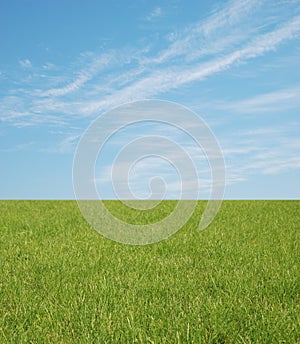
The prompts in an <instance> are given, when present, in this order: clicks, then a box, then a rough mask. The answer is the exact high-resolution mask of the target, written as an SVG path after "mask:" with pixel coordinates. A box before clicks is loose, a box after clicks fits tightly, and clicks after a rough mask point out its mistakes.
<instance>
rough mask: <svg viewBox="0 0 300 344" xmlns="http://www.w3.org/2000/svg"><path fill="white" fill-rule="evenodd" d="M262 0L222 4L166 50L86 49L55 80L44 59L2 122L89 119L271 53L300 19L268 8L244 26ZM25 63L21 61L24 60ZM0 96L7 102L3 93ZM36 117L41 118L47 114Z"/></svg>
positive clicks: (294, 33) (295, 31)
mask: <svg viewBox="0 0 300 344" xmlns="http://www.w3.org/2000/svg"><path fill="white" fill-rule="evenodd" d="M262 3H263V1H258V0H255V1H249V0H244V1H231V2H228V3H225V4H224V5H222V6H221V7H219V8H218V9H216V10H215V11H213V12H212V13H211V14H210V16H209V17H207V18H206V19H205V20H202V21H200V22H196V23H194V24H192V25H190V26H189V27H188V28H185V29H183V31H182V32H180V33H178V34H177V35H175V38H174V37H173V39H172V40H171V42H168V46H167V48H163V49H161V50H160V51H158V52H157V51H154V52H153V51H152V50H151V45H149V46H146V47H142V48H141V47H139V48H134V49H124V50H123V51H120V50H115V51H110V52H109V53H105V54H101V55H97V54H95V53H90V54H88V59H82V58H79V61H78V63H76V64H75V65H74V66H73V67H74V68H73V69H71V71H70V70H69V71H68V69H66V71H65V72H64V71H63V70H62V69H61V71H59V72H61V73H62V75H60V77H57V80H58V84H57V85H55V78H53V74H51V73H52V71H53V69H52V68H48V67H49V66H50V67H52V65H51V64H49V62H48V64H45V65H44V66H43V67H42V70H43V73H40V75H39V74H38V73H35V74H33V75H32V76H31V79H32V80H36V84H37V85H36V84H34V83H33V85H34V86H33V87H32V90H31V97H30V94H28V87H27V93H26V94H22V92H18V97H19V98H20V99H21V101H22V102H23V109H22V108H21V107H20V106H19V107H18V110H17V111H15V110H14V111H12V109H9V107H7V106H6V111H4V113H5V114H4V115H3V112H2V119H3V120H5V119H6V120H8V121H10V122H11V123H14V122H15V121H16V120H17V117H18V116H17V113H18V114H19V117H27V120H28V123H31V122H32V124H34V123H35V121H32V119H33V118H35V117H36V115H37V114H38V113H41V114H43V113H44V114H46V113H47V115H56V116H59V117H61V118H63V117H64V116H66V115H67V116H69V115H70V113H72V112H73V113H74V115H75V116H76V118H78V114H82V115H84V116H95V114H98V113H99V112H101V111H104V110H107V109H109V108H111V107H114V106H117V105H118V104H121V103H124V102H128V101H132V100H136V99H141V98H150V97H157V96H160V95H163V94H165V93H166V92H169V91H172V90H176V89H178V88H181V87H185V86H186V85H188V84H191V83H194V82H199V81H203V80H204V79H206V78H208V77H210V76H213V75H215V74H217V73H220V72H222V71H226V70H228V69H230V68H231V67H233V66H236V65H239V64H240V63H246V62H247V61H249V60H252V59H255V58H257V57H259V56H263V55H265V54H267V53H269V52H273V51H275V50H276V49H277V48H278V47H279V46H280V45H281V44H282V43H284V42H287V41H289V40H292V39H295V38H298V37H299V33H300V16H294V17H291V18H288V20H286V21H283V20H282V19H281V17H280V13H279V11H280V8H279V9H278V13H276V15H277V16H275V15H274V13H272V15H271V14H270V15H269V17H272V21H271V22H272V25H270V26H267V24H266V23H264V25H262V23H261V22H259V20H258V19H255V20H254V24H252V26H251V21H246V20H245V19H246V18H247V17H248V16H253V17H255V13H256V12H257V11H258V10H259V9H260V8H261V4H262ZM271 7H272V6H270V8H271ZM156 12H157V13H158V12H159V11H155V13H156ZM274 16H275V17H276V19H277V22H276V25H275V24H274ZM267 18H268V17H267ZM264 19H265V22H268V20H267V19H266V18H264ZM284 19H285V18H284ZM244 22H247V24H244ZM241 27H242V28H244V29H245V30H241ZM261 31H262V32H263V33H261ZM165 45H166V44H164V46H165ZM24 61H25V62H24ZM24 61H23V63H24V64H25V65H27V64H28V63H27V62H26V61H27V60H24ZM28 61H29V60H28ZM45 66H47V67H46V68H45ZM47 72H48V73H49V74H48V77H47ZM64 73H68V74H64ZM39 77H40V80H38V79H39ZM64 80H68V81H67V82H64ZM53 83H54V84H53ZM49 85H51V86H50V87H48V86H49ZM270 96H271V95H270ZM2 101H3V102H4V105H5V104H6V105H7V100H6V99H5V98H4V99H2ZM19 103H20V102H19ZM43 104H44V106H45V107H44V108H43V107H42V105H43ZM240 105H242V104H240ZM245 105H247V104H245ZM29 113H32V114H33V116H32V117H31V116H30V115H29ZM41 117H42V115H41ZM42 118H44V119H45V120H46V119H47V116H44V117H42Z"/></svg>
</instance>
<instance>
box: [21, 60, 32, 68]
mask: <svg viewBox="0 0 300 344" xmlns="http://www.w3.org/2000/svg"><path fill="white" fill-rule="evenodd" d="M19 65H20V66H21V67H23V68H30V67H31V66H32V65H31V62H30V60H29V59H25V60H19Z"/></svg>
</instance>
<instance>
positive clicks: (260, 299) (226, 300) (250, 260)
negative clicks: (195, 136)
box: [0, 201, 300, 344]
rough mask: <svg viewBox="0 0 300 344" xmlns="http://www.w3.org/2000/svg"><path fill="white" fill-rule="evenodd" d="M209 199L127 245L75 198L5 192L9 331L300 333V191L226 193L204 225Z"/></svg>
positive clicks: (125, 339)
mask: <svg viewBox="0 0 300 344" xmlns="http://www.w3.org/2000/svg"><path fill="white" fill-rule="evenodd" d="M107 206H108V207H109V208H110V209H114V210H115V212H116V213H118V212H119V213H120V216H121V215H122V216H124V209H122V207H121V205H120V203H119V202H116V201H110V202H107ZM173 206H174V203H172V202H167V201H166V202H164V204H163V205H162V206H161V207H160V209H159V213H160V214H163V213H164V212H165V213H167V211H168V210H170V209H172V207H173ZM204 206H205V202H203V201H199V203H198V206H197V209H196V211H195V213H194V215H193V216H192V217H191V218H190V220H189V221H188V222H187V223H186V225H185V226H184V227H183V228H182V229H181V230H180V231H178V232H177V233H176V234H175V235H173V236H172V237H170V238H169V239H167V240H164V241H162V242H159V243H156V244H153V245H147V246H128V245H122V244H119V243H116V242H113V241H110V240H108V239H105V238H104V237H102V236H101V235H100V234H99V233H97V232H96V231H94V230H93V229H92V228H91V227H90V226H89V225H88V224H87V222H86V221H85V220H84V219H83V217H82V216H81V214H80V212H79V210H78V207H77V204H76V202H75V201H1V202H0V229H1V236H0V343H172V344H173V343H260V344H261V343H299V342H300V330H299V323H300V316H299V314H300V309H299V301H300V298H299V291H300V288H299V234H300V231H299V230H300V201H224V202H223V204H222V208H221V210H220V212H219V213H218V215H217V217H216V219H215V220H214V222H213V223H212V224H211V225H210V226H209V227H208V228H207V229H206V230H204V231H198V230H197V222H198V219H199V214H200V213H201V212H202V211H203V209H204ZM120 209H121V210H120ZM158 215H159V214H158V213H157V214H155V213H153V212H152V213H151V214H150V215H149V214H148V215H147V216H146V215H145V216H146V217H145V218H146V219H147V221H150V220H151V219H152V220H153V219H155V218H156V217H157V216H158ZM125 216H127V217H128V220H131V221H133V222H134V219H135V218H136V214H134V212H131V213H128V214H127V215H126V214H125ZM138 220H139V221H142V220H143V219H142V218H139V219H138Z"/></svg>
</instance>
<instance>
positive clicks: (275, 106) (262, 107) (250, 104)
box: [216, 86, 300, 113]
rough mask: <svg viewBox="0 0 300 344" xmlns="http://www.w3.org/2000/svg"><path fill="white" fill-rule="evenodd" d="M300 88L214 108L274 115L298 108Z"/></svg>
mask: <svg viewBox="0 0 300 344" xmlns="http://www.w3.org/2000/svg"><path fill="white" fill-rule="evenodd" d="M299 95H300V87H299V86H294V87H288V88H284V89H280V90H276V91H273V92H268V93H262V94H258V95H256V96H255V97H251V98H247V99H241V100H237V101H232V102H230V101H229V102H224V103H222V102H221V103H219V104H218V103H217V104H216V107H217V108H219V109H223V110H231V111H235V112H237V113H274V112H280V111H284V110H288V109H293V108H298V107H299V106H300V97H299Z"/></svg>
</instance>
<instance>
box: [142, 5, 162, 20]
mask: <svg viewBox="0 0 300 344" xmlns="http://www.w3.org/2000/svg"><path fill="white" fill-rule="evenodd" d="M161 15H162V10H161V7H155V8H154V10H153V11H152V12H151V13H149V14H148V15H147V16H146V18H145V19H146V20H147V21H152V20H154V19H155V18H158V17H160V16H161Z"/></svg>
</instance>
